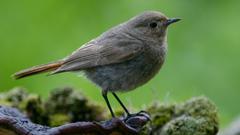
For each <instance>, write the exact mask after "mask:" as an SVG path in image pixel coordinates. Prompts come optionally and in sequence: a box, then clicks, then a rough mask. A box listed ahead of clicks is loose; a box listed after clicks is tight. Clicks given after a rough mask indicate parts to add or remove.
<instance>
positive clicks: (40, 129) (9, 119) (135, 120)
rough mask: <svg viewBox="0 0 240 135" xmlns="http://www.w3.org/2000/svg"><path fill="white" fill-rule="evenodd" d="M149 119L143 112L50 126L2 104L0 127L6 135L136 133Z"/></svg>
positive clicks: (120, 134) (105, 134) (109, 134)
mask: <svg viewBox="0 0 240 135" xmlns="http://www.w3.org/2000/svg"><path fill="white" fill-rule="evenodd" d="M148 121H149V116H148V114H146V113H144V112H141V113H138V114H136V115H133V116H131V117H127V118H113V119H111V120H108V121H103V122H76V123H69V124H66V125H63V126H59V127H53V128H50V127H47V126H42V125H39V124H34V123H32V122H31V121H30V120H29V119H28V118H26V117H25V116H24V115H23V114H21V113H20V112H19V111H18V110H17V109H14V108H10V107H4V106H0V129H2V131H5V132H6V133H5V134H6V135H8V134H9V133H10V132H14V133H15V134H20V135H28V134H30V135H72V134H74V135H75V134H81V135H82V134H91V135H112V134H117V135H126V134H133V135H134V134H137V133H139V131H140V129H141V128H142V127H143V126H144V125H145V124H146V123H147V122H148ZM3 129H4V130H3ZM0 131H1V130H0ZM0 133H1V132H0Z"/></svg>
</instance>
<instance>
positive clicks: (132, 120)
mask: <svg viewBox="0 0 240 135" xmlns="http://www.w3.org/2000/svg"><path fill="white" fill-rule="evenodd" d="M148 121H151V119H150V115H149V114H148V113H147V112H146V111H140V112H138V113H134V114H129V115H128V116H127V117H125V118H124V122H125V123H126V124H128V125H129V126H131V127H132V128H135V129H139V130H140V127H142V126H144V125H145V124H146V123H147V122H148Z"/></svg>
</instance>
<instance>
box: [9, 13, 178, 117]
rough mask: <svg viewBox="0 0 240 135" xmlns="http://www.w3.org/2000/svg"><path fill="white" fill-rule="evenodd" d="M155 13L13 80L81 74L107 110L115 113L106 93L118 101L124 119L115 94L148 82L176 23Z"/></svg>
mask: <svg viewBox="0 0 240 135" xmlns="http://www.w3.org/2000/svg"><path fill="white" fill-rule="evenodd" d="M180 20H181V19H179V18H168V17H166V16H165V15H164V14H163V13H161V12H159V11H144V12H142V13H140V14H138V15H136V16H134V17H132V18H130V19H129V20H127V21H126V22H123V23H121V24H119V25H117V26H115V27H112V28H110V29H109V30H107V31H106V32H103V33H102V34H101V35H99V36H98V37H96V38H94V39H93V40H91V41H89V42H87V43H85V44H83V45H82V46H80V48H79V49H77V50H76V51H74V52H73V53H72V54H70V55H68V56H67V57H65V58H63V59H60V60H57V61H54V62H50V63H48V64H43V65H38V66H34V67H31V68H28V69H25V70H21V71H19V72H17V73H15V74H14V75H13V77H14V78H15V79H20V78H24V77H27V76H31V75H35V74H39V73H45V72H48V73H49V75H55V74H58V73H63V72H77V73H78V72H83V73H84V75H85V76H86V78H87V79H89V80H90V81H91V82H93V83H94V84H96V85H97V86H98V87H99V88H100V89H101V93H102V96H103V98H104V100H105V102H106V104H107V107H108V109H109V111H110V113H111V115H112V117H115V114H114V112H113V110H112V107H111V105H110V102H109V100H108V93H112V95H113V96H114V97H115V98H116V100H117V101H118V102H119V104H120V105H121V107H122V108H123V110H124V111H125V113H126V114H127V116H130V115H131V113H130V112H129V111H128V109H127V108H126V107H125V106H124V104H123V103H122V102H121V100H120V99H119V97H118V96H117V94H116V92H128V91H131V90H134V89H136V88H137V87H139V86H142V85H143V84H146V83H147V82H148V81H149V80H151V79H152V78H153V77H154V76H155V75H156V74H157V73H158V71H159V70H160V69H161V67H162V65H163V63H164V61H165V58H166V54H167V46H168V45H167V29H168V26H169V25H170V24H173V23H175V22H178V21H180Z"/></svg>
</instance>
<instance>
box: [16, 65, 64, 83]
mask: <svg viewBox="0 0 240 135" xmlns="http://www.w3.org/2000/svg"><path fill="white" fill-rule="evenodd" d="M61 65H62V62H61V61H59V62H53V63H49V64H44V65H39V66H35V67H31V68H28V69H25V70H22V71H19V72H17V73H15V74H14V75H13V77H14V78H15V79H20V78H23V77H27V76H31V75H35V74H39V73H44V72H49V71H53V70H56V69H57V68H59V67H60V66H61Z"/></svg>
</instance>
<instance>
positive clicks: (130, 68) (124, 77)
mask: <svg viewBox="0 0 240 135" xmlns="http://www.w3.org/2000/svg"><path fill="white" fill-rule="evenodd" d="M162 64H163V60H152V61H149V60H148V59H145V58H144V56H142V55H141V56H139V57H136V58H135V59H132V60H129V61H126V62H123V63H119V64H112V65H106V66H99V67H95V68H91V69H87V70H85V74H86V76H87V78H88V79H90V80H91V81H93V82H94V83H96V84H97V85H98V86H100V87H101V88H102V89H103V90H107V91H128V90H132V89H134V88H136V87H138V86H141V85H143V84H145V83H146V82H147V81H149V80H150V79H151V78H152V77H153V76H154V75H155V74H156V73H157V72H158V70H159V69H160V68H161V65H162Z"/></svg>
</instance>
